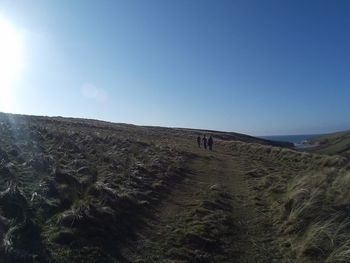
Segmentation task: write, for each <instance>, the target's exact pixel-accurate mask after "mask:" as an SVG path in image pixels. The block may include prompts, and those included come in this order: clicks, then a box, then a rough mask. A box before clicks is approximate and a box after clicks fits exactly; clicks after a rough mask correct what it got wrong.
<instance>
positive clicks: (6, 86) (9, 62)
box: [0, 17, 21, 111]
mask: <svg viewBox="0 0 350 263" xmlns="http://www.w3.org/2000/svg"><path fill="white" fill-rule="evenodd" d="M20 63H21V43H20V37H19V34H18V32H16V30H15V29H14V27H12V26H11V24H10V23H9V22H7V21H6V20H4V19H2V18H1V17H0V110H5V111H8V110H10V108H11V104H12V103H13V101H11V100H12V99H11V95H12V94H13V85H14V81H15V80H16V78H17V76H18V71H19V67H20Z"/></svg>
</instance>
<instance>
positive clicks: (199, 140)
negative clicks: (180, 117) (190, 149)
mask: <svg viewBox="0 0 350 263" xmlns="http://www.w3.org/2000/svg"><path fill="white" fill-rule="evenodd" d="M197 143H198V147H199V148H201V137H200V136H198V137H197Z"/></svg>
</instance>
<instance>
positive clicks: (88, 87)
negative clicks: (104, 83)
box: [81, 83, 108, 102]
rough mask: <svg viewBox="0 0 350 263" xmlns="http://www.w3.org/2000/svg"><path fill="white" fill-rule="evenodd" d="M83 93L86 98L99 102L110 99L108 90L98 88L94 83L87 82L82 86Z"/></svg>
mask: <svg viewBox="0 0 350 263" xmlns="http://www.w3.org/2000/svg"><path fill="white" fill-rule="evenodd" d="M81 93H82V94H83V96H84V97H85V98H88V99H92V100H95V101H97V102H105V101H106V100H107V99H108V94H107V92H106V90H104V89H101V88H97V87H96V86H95V85H94V84H92V83H85V84H83V85H82V86H81Z"/></svg>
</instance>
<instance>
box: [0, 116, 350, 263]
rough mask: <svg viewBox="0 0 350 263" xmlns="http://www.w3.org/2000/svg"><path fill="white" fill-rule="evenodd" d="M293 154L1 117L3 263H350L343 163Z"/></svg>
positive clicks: (238, 139) (255, 144) (162, 131)
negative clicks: (199, 144)
mask: <svg viewBox="0 0 350 263" xmlns="http://www.w3.org/2000/svg"><path fill="white" fill-rule="evenodd" d="M204 133H206V134H207V135H213V136H214V140H215V144H214V151H213V152H210V151H204V150H203V149H198V147H197V145H196V140H195V139H196V137H197V136H198V135H202V134H204ZM345 135H346V133H344V134H342V135H341V136H342V138H343V137H344V136H345ZM336 138H338V137H336ZM283 146H286V147H283ZM288 146H289V145H288V144H284V143H278V142H277V143H276V142H274V143H273V142H269V141H267V140H260V139H258V138H254V137H250V136H246V135H241V134H236V133H223V132H216V131H200V130H190V129H171V128H161V127H139V126H134V125H127V124H113V123H108V122H100V121H94V120H82V119H66V118H60V117H56V118H47V117H34V116H20V115H9V114H0V261H1V262H57V263H58V262H178V263H180V262H182V263H185V262H202V263H204V262H285V263H287V262H310V263H316V262H327V263H331V262H332V263H335V262H349V261H350V217H349V216H350V192H349V191H348V189H349V185H350V163H349V161H348V158H347V156H346V155H332V156H330V155H324V154H319V153H308V152H299V151H295V150H293V149H290V148H288ZM320 149H321V148H320ZM332 153H333V152H332ZM342 153H344V152H342Z"/></svg>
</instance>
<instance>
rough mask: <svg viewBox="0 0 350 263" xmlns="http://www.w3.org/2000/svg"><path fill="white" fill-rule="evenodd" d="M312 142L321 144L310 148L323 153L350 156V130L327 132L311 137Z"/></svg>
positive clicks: (312, 150)
mask: <svg viewBox="0 0 350 263" xmlns="http://www.w3.org/2000/svg"><path fill="white" fill-rule="evenodd" d="M310 143H312V144H317V145H319V146H317V147H312V148H310V149H309V151H311V152H316V153H322V154H330V155H332V154H340V155H343V156H346V157H348V158H350V131H344V132H336V133H331V134H326V135H322V136H318V137H315V138H312V139H310Z"/></svg>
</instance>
